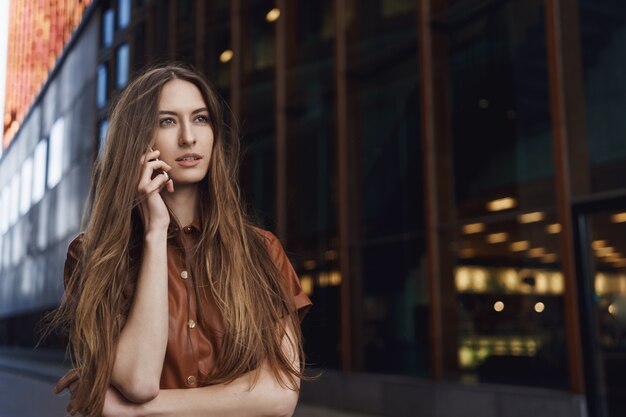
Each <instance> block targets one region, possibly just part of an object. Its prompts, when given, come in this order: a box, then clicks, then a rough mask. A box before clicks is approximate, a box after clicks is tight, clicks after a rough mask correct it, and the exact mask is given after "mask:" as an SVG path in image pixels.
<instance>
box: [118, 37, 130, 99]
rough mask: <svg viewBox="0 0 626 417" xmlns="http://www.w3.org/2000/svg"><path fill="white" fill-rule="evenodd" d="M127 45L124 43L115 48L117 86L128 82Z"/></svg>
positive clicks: (120, 86) (122, 85) (119, 86)
mask: <svg viewBox="0 0 626 417" xmlns="http://www.w3.org/2000/svg"><path fill="white" fill-rule="evenodd" d="M128 59H129V57H128V45H127V44H124V45H122V46H120V47H119V48H118V49H117V74H116V85H117V88H122V87H124V86H125V85H126V83H128V63H129V62H128Z"/></svg>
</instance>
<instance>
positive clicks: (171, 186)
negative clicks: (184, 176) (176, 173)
mask: <svg viewBox="0 0 626 417" xmlns="http://www.w3.org/2000/svg"><path fill="white" fill-rule="evenodd" d="M165 185H166V187H167V191H169V192H170V193H173V192H174V181H172V180H171V179H170V180H169V181H168V182H167V183H166V184H165Z"/></svg>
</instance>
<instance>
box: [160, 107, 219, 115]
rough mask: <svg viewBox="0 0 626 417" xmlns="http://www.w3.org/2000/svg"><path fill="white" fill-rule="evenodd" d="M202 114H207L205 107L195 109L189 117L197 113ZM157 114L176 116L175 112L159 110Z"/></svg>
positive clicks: (207, 110)
mask: <svg viewBox="0 0 626 417" xmlns="http://www.w3.org/2000/svg"><path fill="white" fill-rule="evenodd" d="M202 112H207V113H208V112H209V109H207V108H206V107H201V108H199V109H196V110H194V111H192V112H191V115H192V116H193V115H194V114H197V113H202ZM159 114H169V115H172V116H178V113H176V112H175V111H171V110H159Z"/></svg>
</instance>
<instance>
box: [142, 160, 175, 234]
mask: <svg viewBox="0 0 626 417" xmlns="http://www.w3.org/2000/svg"><path fill="white" fill-rule="evenodd" d="M159 154H160V152H159V151H158V150H156V151H150V152H148V153H146V154H144V155H143V156H142V157H141V161H140V163H141V165H142V167H143V171H142V173H141V177H140V179H139V185H138V186H137V191H138V193H139V196H138V197H139V202H140V203H139V212H140V214H141V220H142V222H143V226H144V230H145V233H148V232H150V231H154V230H159V229H161V230H167V227H168V226H169V224H170V214H169V212H168V211H167V206H166V205H165V202H164V201H163V198H162V197H161V194H160V192H161V190H162V189H163V188H164V187H165V188H166V189H167V190H168V191H169V192H170V193H171V192H173V191H174V183H173V182H172V180H171V179H170V177H169V176H168V175H167V174H164V173H166V172H167V171H169V170H171V169H172V167H171V166H169V165H168V164H167V163H165V162H163V161H160V160H158V159H157V158H158V156H159ZM146 160H147V161H148V162H146ZM156 171H163V172H161V173H159V172H156ZM155 173H156V174H157V175H154V174H155Z"/></svg>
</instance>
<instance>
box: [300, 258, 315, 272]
mask: <svg viewBox="0 0 626 417" xmlns="http://www.w3.org/2000/svg"><path fill="white" fill-rule="evenodd" d="M302 264H303V265H304V268H305V269H308V270H309V271H310V270H311V269H315V267H316V266H317V262H315V260H314V259H307V260H306V261H304V262H303V263H302Z"/></svg>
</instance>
